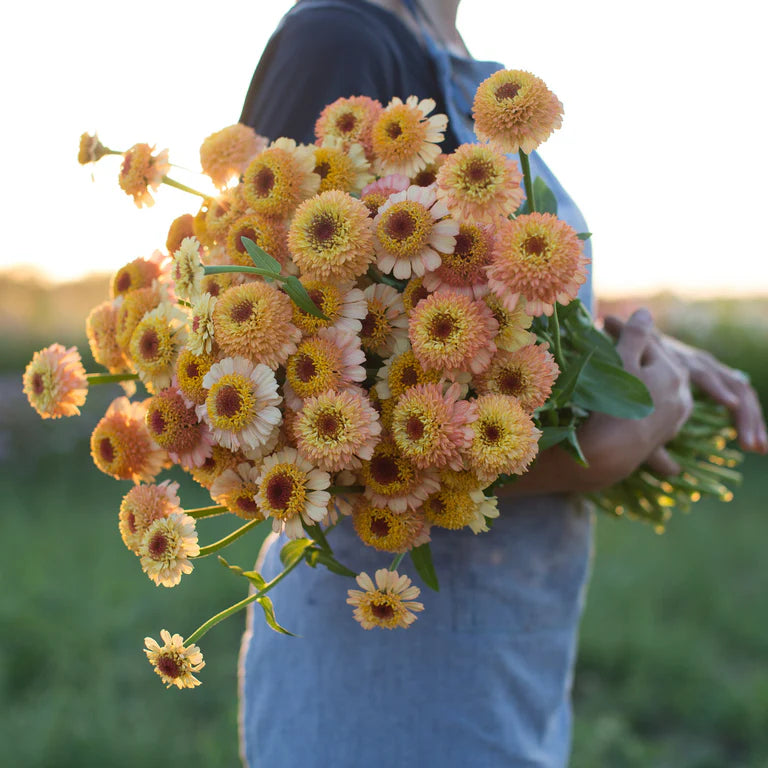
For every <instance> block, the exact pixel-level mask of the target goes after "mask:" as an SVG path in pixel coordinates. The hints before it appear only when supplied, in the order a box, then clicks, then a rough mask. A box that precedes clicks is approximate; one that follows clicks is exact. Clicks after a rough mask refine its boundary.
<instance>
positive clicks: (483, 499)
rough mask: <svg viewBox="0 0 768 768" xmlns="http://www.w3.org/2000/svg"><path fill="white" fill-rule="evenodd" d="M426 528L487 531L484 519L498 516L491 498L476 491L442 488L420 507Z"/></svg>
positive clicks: (496, 502) (495, 503) (475, 531)
mask: <svg viewBox="0 0 768 768" xmlns="http://www.w3.org/2000/svg"><path fill="white" fill-rule="evenodd" d="M422 510H423V512H424V517H425V518H426V520H427V522H428V523H430V525H436V526H437V527H438V528H447V529H448V530H450V531H457V530H459V529H460V528H465V527H469V528H470V529H471V530H472V531H473V532H474V533H484V532H486V531H488V530H489V529H488V523H487V522H486V518H491V519H493V518H496V517H498V516H499V509H498V501H497V499H496V497H495V496H486V495H485V494H484V493H483V492H482V491H480V490H474V491H456V490H453V489H449V488H445V489H442V490H440V491H438V493H433V494H432V495H431V496H430V497H429V498H428V499H427V500H426V501H425V502H424V506H423V507H422Z"/></svg>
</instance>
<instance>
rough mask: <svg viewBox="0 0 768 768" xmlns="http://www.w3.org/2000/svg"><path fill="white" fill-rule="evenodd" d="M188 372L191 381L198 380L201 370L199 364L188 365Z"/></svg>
mask: <svg viewBox="0 0 768 768" xmlns="http://www.w3.org/2000/svg"><path fill="white" fill-rule="evenodd" d="M186 371H187V376H188V377H189V378H190V379H196V378H197V377H198V375H199V373H200V368H199V367H198V365H197V363H187V368H186Z"/></svg>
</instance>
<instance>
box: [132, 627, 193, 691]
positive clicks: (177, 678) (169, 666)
mask: <svg viewBox="0 0 768 768" xmlns="http://www.w3.org/2000/svg"><path fill="white" fill-rule="evenodd" d="M160 638H161V640H162V641H163V645H162V646H161V645H160V644H159V643H158V642H157V640H154V639H152V638H151V637H145V638H144V644H145V645H146V650H145V651H144V653H146V654H147V658H148V659H149V663H150V664H151V665H152V666H153V667H154V668H155V672H156V673H157V674H158V675H160V679H161V680H162V681H163V682H164V683H165V687H166V688H170V687H171V686H172V685H175V686H176V687H177V688H178V689H179V690H181V689H182V688H194V687H195V686H197V685H200V681H199V680H198V679H197V678H196V677H195V676H194V675H193V674H192V673H193V672H199V671H200V670H201V669H202V668H203V667H204V666H205V662H204V661H203V654H202V653H201V652H200V649H199V648H198V647H197V646H196V645H190V646H189V647H188V648H187V647H185V646H184V640H183V639H182V637H181V635H173V636H171V633H170V632H168V630H167V629H161V630H160Z"/></svg>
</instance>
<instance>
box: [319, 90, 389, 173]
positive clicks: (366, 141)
mask: <svg viewBox="0 0 768 768" xmlns="http://www.w3.org/2000/svg"><path fill="white" fill-rule="evenodd" d="M382 109H383V107H382V106H381V103H380V102H379V101H376V99H371V98H369V97H368V96H351V97H349V98H340V99H336V101H334V102H332V103H331V104H329V105H328V106H327V107H325V109H324V110H323V111H322V112H321V113H320V117H318V118H317V122H316V123H315V136H317V139H318V141H319V142H320V143H322V142H323V140H324V139H326V138H327V137H330V136H335V137H338V138H339V139H341V140H342V141H343V142H344V143H345V144H356V143H357V144H361V145H362V146H363V148H364V150H365V154H366V156H367V157H368V159H369V160H371V159H373V150H372V147H371V134H372V132H373V124H374V123H375V121H376V118H377V117H378V116H379V115H380V114H381V110H382Z"/></svg>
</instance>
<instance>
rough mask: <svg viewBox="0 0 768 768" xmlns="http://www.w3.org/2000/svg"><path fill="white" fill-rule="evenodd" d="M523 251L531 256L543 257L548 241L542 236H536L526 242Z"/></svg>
mask: <svg viewBox="0 0 768 768" xmlns="http://www.w3.org/2000/svg"><path fill="white" fill-rule="evenodd" d="M523 249H524V250H525V252H526V253H527V254H528V255H529V256H541V255H542V254H543V253H544V251H546V250H547V241H546V240H545V239H544V238H543V237H541V236H540V235H534V236H533V237H529V238H527V239H526V240H525V242H524V243H523Z"/></svg>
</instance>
